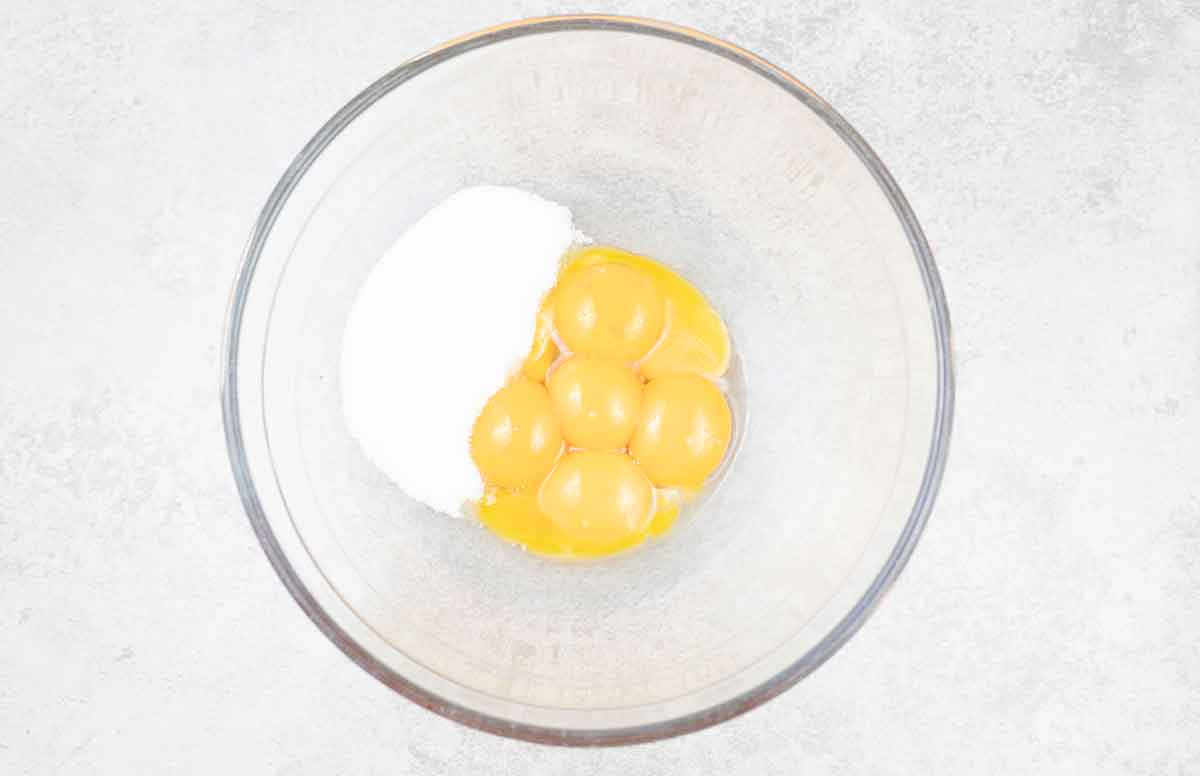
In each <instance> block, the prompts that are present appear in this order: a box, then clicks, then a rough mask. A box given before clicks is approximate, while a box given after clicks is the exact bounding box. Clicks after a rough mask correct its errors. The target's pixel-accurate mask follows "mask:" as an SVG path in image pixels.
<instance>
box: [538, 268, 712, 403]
mask: <svg viewBox="0 0 1200 776" xmlns="http://www.w3.org/2000/svg"><path fill="white" fill-rule="evenodd" d="M606 264H607V265H613V264H616V265H620V266H624V267H629V268H630V269H633V270H637V271H638V272H640V273H642V274H643V275H645V276H646V277H648V278H649V279H650V280H651V281H653V283H654V285H655V286H656V287H657V288H658V293H659V294H660V295H661V296H662V297H663V299H665V300H666V313H667V314H666V322H665V331H664V332H663V333H662V335H661V336H660V338H659V341H658V343H657V344H656V345H655V346H654V349H653V350H652V351H651V352H650V353H649V354H647V355H646V356H644V357H643V358H642V361H641V363H640V364H638V371H639V372H641V374H642V376H643V377H645V378H646V379H653V378H655V377H662V376H663V375H666V374H673V373H676V372H694V373H696V374H701V375H704V376H705V377H710V378H713V379H716V378H718V377H720V376H721V375H723V374H724V373H725V371H726V369H728V368H729V356H730V352H731V350H732V348H731V346H730V342H729V332H728V331H727V330H726V328H725V322H724V321H722V320H721V316H720V315H718V314H717V311H716V310H714V309H713V307H712V305H710V304H709V302H708V300H707V299H705V297H704V295H703V294H702V293H700V291H699V290H697V289H696V287H695V286H693V285H692V284H691V283H689V282H688V281H686V280H684V279H683V278H682V277H681V276H680V275H679V274H678V273H676V272H675V271H673V270H672V269H670V268H669V267H667V266H665V265H663V264H660V263H658V262H657V261H655V260H654V259H651V258H647V257H646V256H641V255H638V254H636V253H630V252H628V251H623V250H620V249H618V248H610V247H607V246H589V247H587V248H584V249H582V250H580V251H579V252H577V253H575V254H572V255H571V256H570V257H569V258H568V259H567V262H566V266H565V267H564V268H563V271H562V274H561V276H560V277H559V281H558V282H559V285H560V286H561V285H565V284H567V283H569V282H570V281H571V278H573V277H574V276H575V275H577V274H579V273H582V272H584V271H586V270H588V269H589V268H591V267H596V266H601V265H606Z"/></svg>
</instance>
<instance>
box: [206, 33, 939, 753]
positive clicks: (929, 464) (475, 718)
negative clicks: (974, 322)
mask: <svg viewBox="0 0 1200 776" xmlns="http://www.w3.org/2000/svg"><path fill="white" fill-rule="evenodd" d="M578 30H588V31H616V32H626V33H636V34H642V35H649V36H651V37H657V38H662V39H666V40H670V41H674V42H678V43H684V44H687V45H691V46H695V47H697V48H700V49H703V50H705V51H708V52H711V53H713V54H716V55H718V56H721V57H723V58H725V59H727V60H729V61H730V62H733V63H735V64H738V65H740V66H742V67H745V68H747V69H749V70H751V71H752V72H754V73H756V74H758V75H759V76H761V77H763V78H765V79H767V80H768V81H770V82H771V83H773V84H775V85H777V86H779V87H781V88H783V89H784V90H785V91H787V92H788V93H789V94H790V95H792V96H793V97H794V98H796V99H798V100H799V101H800V102H802V103H804V105H806V106H807V107H808V108H809V109H811V110H812V111H814V112H815V113H816V114H817V115H818V116H820V117H821V118H822V119H823V120H824V121H825V122H826V123H827V124H828V125H829V126H830V128H832V129H833V130H834V132H836V133H837V134H838V136H839V137H841V139H842V140H843V141H844V142H845V143H846V144H847V145H848V146H850V148H851V149H852V150H853V151H854V153H855V155H856V156H857V157H858V159H859V160H860V161H861V162H862V163H863V164H864V165H865V166H866V167H867V169H868V170H869V171H870V172H871V174H872V177H874V179H875V181H876V183H877V184H878V185H879V187H880V189H881V190H882V191H883V194H884V195H885V196H886V197H887V199H888V201H889V202H890V204H891V205H892V209H893V210H894V211H895V213H896V216H897V217H898V218H899V219H900V222H901V224H902V225H903V227H904V231H905V235H906V237H907V238H908V242H909V244H910V246H911V247H912V251H913V256H914V258H915V260H916V262H917V266H918V269H919V270H920V272H921V277H922V281H923V283H924V285H925V292H926V297H927V299H928V302H929V307H930V313H931V318H932V325H933V330H934V339H935V344H936V350H937V369H938V379H937V399H936V406H935V414H934V423H933V434H932V439H931V440H930V446H929V455H928V458H927V460H926V465H925V470H924V473H923V475H922V479H921V487H920V490H919V491H918V493H917V497H916V499H915V500H914V503H913V507H912V509H911V511H910V512H909V517H908V520H907V521H906V523H905V525H904V529H903V530H902V532H901V534H900V538H899V539H898V540H897V542H896V545H895V546H894V547H893V548H892V551H891V553H890V554H889V555H888V558H887V561H886V562H885V564H884V566H883V568H882V569H880V571H879V573H878V574H877V575H876V576H875V578H874V580H872V582H871V585H870V586H869V587H868V588H867V590H866V592H864V594H863V595H862V597H861V598H860V599H859V600H858V601H857V602H856V603H855V605H854V606H853V607H852V608H851V609H850V611H849V612H848V613H847V614H846V615H845V616H844V617H843V618H842V619H841V620H840V621H839V622H838V624H837V625H835V626H834V628H833V629H832V630H831V631H830V632H829V633H828V634H826V636H825V637H824V638H822V639H821V641H819V642H818V643H817V644H816V645H815V646H814V647H812V648H811V649H809V650H808V652H806V653H805V654H804V655H802V656H801V657H800V658H799V659H797V660H796V661H795V662H793V663H792V664H790V665H789V666H787V667H786V668H784V669H783V670H782V671H780V672H779V673H777V674H775V675H774V676H772V677H771V678H769V679H767V680H766V681H764V682H762V683H761V684H759V685H757V686H755V687H753V688H751V689H750V690H747V691H745V692H743V693H741V694H739V695H737V696H735V697H733V698H730V699H728V700H725V701H722V702H720V703H718V704H715V705H713V706H710V707H709V708H706V709H703V710H700V711H697V712H692V713H689V714H686V715H683V716H679V717H675V718H673V719H668V720H662V721H659V722H654V723H650V724H645V725H634V726H628V727H614V728H603V729H595V730H577V729H563V728H555V727H548V726H542V725H531V724H526V723H522V722H517V721H514V720H508V719H503V718H500V717H496V716H492V715H489V714H485V713H482V712H479V711H476V710H474V709H471V708H467V707H465V706H462V705H459V704H456V703H453V702H451V701H448V700H446V699H444V698H442V697H440V696H438V695H436V694H435V693H432V692H430V691H428V690H426V689H424V688H422V687H420V686H418V685H416V684H415V683H413V682H411V681H409V680H408V679H406V678H405V677H403V676H401V675H400V674H398V673H396V672H395V671H393V670H392V669H391V668H389V667H388V666H387V665H386V664H384V663H383V662H382V661H380V660H378V659H377V658H375V657H374V656H373V655H371V654H370V653H368V652H367V651H366V650H365V649H364V648H363V647H362V646H361V645H359V644H358V643H357V642H356V641H355V640H354V639H353V638H352V637H351V636H350V635H349V634H347V633H346V632H345V631H344V630H343V629H342V628H341V627H340V626H339V625H338V624H337V622H335V621H334V619H333V618H332V617H331V616H330V615H329V614H328V613H327V612H326V611H325V610H324V609H323V608H322V607H321V605H320V604H319V603H318V602H317V601H316V599H315V598H314V596H313V595H312V594H311V593H310V592H309V591H308V590H307V588H306V587H305V586H304V584H303V582H302V581H301V580H300V578H299V577H298V576H297V575H296V573H295V570H294V569H293V567H292V565H291V564H290V563H289V561H288V559H287V557H286V556H285V554H284V552H283V550H282V548H281V546H280V544H279V541H278V539H277V538H276V537H275V535H274V533H273V532H272V530H271V527H270V524H269V523H268V521H267V518H266V515H265V512H264V510H263V506H262V502H261V501H260V500H259V496H258V492H257V489H256V486H255V484H254V480H253V478H252V476H251V474H250V468H249V463H248V460H247V455H246V449H245V446H244V444H243V437H242V421H241V413H240V406H239V402H238V385H237V380H238V349H239V348H238V346H239V342H240V337H241V325H242V318H243V315H244V313H245V307H246V302H247V297H248V293H249V289H250V285H251V282H252V280H253V277H254V271H255V268H256V266H257V263H258V259H259V256H260V254H261V252H262V249H263V247H264V245H265V244H266V241H267V239H268V237H269V235H270V232H271V229H272V227H273V226H274V223H275V220H276V218H277V217H278V215H279V213H280V212H281V211H282V209H283V208H284V206H285V205H286V204H287V201H288V199H289V197H290V195H291V193H292V191H293V190H294V189H295V188H296V186H297V184H298V183H299V181H300V179H301V178H302V177H303V176H304V174H305V172H306V171H307V170H308V169H309V167H310V166H311V165H312V164H313V163H314V162H315V160H316V159H317V157H318V156H320V154H321V153H322V152H323V151H324V149H325V148H326V147H327V146H328V145H329V144H330V143H331V142H332V141H333V140H334V139H335V138H336V137H337V136H338V135H339V134H340V133H341V132H342V130H344V129H345V128H346V127H347V126H348V125H349V124H350V123H351V122H352V121H354V119H355V118H357V117H358V116H359V115H360V114H361V113H363V112H364V111H365V110H367V109H368V108H369V107H370V106H371V105H373V104H374V103H375V102H376V101H378V100H379V99H380V98H382V97H383V96H384V95H386V94H388V93H389V92H391V91H392V90H393V89H395V88H397V87H398V86H400V85H401V84H403V83H404V82H405V81H408V80H409V79H411V78H413V77H414V76H416V75H418V74H419V73H421V72H423V71H425V70H428V69H430V68H432V67H434V66H436V65H437V64H439V63H441V62H444V61H446V60H448V59H451V58H453V57H455V56H458V55H459V54H463V53H465V52H468V51H472V50H474V49H478V48H482V47H484V46H488V45H491V44H494V43H500V42H503V41H506V40H512V39H515V38H520V37H524V36H526V35H536V34H543V33H550V32H563V31H578ZM952 362H953V358H952V346H951V338H950V316H949V310H948V309H947V305H946V298H945V294H944V292H943V289H942V283H941V280H940V278H939V276H938V271H937V267H936V266H935V264H934V260H933V254H932V252H931V251H930V249H929V245H928V243H927V242H926V240H925V236H924V234H923V233H922V231H921V227H920V224H919V223H918V222H917V218H916V215H915V214H914V213H913V211H912V208H911V207H910V206H909V204H908V201H907V199H906V198H905V197H904V194H903V193H902V192H901V190H900V187H899V186H898V185H897V184H896V181H895V180H894V179H893V178H892V175H891V173H890V172H888V170H887V168H886V167H885V166H884V164H883V162H882V161H880V159H879V157H878V156H877V155H876V154H875V152H874V151H873V150H872V149H871V147H870V146H869V145H868V144H867V142H866V141H865V140H863V138H862V136H861V135H859V134H858V132H857V131H855V129H854V128H853V127H851V126H850V124H849V122H847V121H846V119H844V118H843V117H842V116H841V115H840V114H839V113H838V112H837V111H836V110H834V108H833V107H832V106H831V105H829V103H827V102H825V100H823V99H822V98H821V97H819V96H817V94H816V93H815V92H813V91H812V90H811V89H809V88H808V87H807V86H805V85H804V84H803V83H801V82H800V81H799V80H797V79H796V78H795V77H793V76H792V75H790V74H788V73H787V72H785V71H784V70H782V69H781V68H779V67H776V66H775V65H772V64H771V63H769V62H767V61H766V60H765V59H763V58H761V57H759V56H757V55H756V54H753V53H751V52H749V51H746V50H745V49H742V48H740V47H738V46H735V45H733V44H730V43H727V42H725V41H723V40H720V39H717V38H714V37H712V36H710V35H707V34H705V33H702V32H699V31H697V30H693V29H690V28H687V27H682V26H679V25H676V24H672V23H669V22H662V21H657V20H652V19H644V18H638V17H631V16H615V15H600V14H579V15H568V16H546V17H538V18H531V19H524V20H519V21H513V22H508V23H505V24H500V25H497V26H494V27H489V28H486V29H484V30H481V31H478V32H474V33H471V34H468V35H464V36H462V37H458V38H454V39H452V40H450V41H447V42H446V43H443V44H442V45H440V46H437V47H436V48H433V49H430V50H429V51H426V52H425V53H423V54H420V55H419V56H416V57H414V58H413V59H410V60H408V61H407V62H405V63H404V64H402V65H400V66H399V67H396V68H395V69H393V70H391V71H390V72H388V73H387V74H386V75H384V76H382V77H381V78H379V79H378V80H376V81H375V82H374V83H372V84H371V85H370V86H368V87H367V88H366V89H364V90H363V91H362V92H360V93H359V94H358V95H357V96H356V97H354V98H353V99H352V100H350V102H348V103H347V104H346V105H345V106H343V107H342V108H341V109H340V110H339V111H338V112H337V113H335V114H334V115H333V117H332V118H330V119H329V120H328V121H327V122H326V123H325V124H324V126H322V127H321V129H320V130H319V131H318V132H317V133H316V134H315V135H314V136H313V138H312V139H311V140H309V141H308V143H307V144H306V145H305V146H304V147H303V148H302V149H301V151H300V153H299V154H297V156H296V157H295V159H293V160H292V162H291V164H290V165H289V166H288V168H287V170H286V171H285V172H284V174H283V175H282V177H281V178H280V179H279V181H278V183H276V185H275V187H274V188H273V190H272V191H271V194H270V196H269V197H268V198H267V201H266V203H265V204H264V205H263V207H262V210H261V211H260V213H259V215H258V218H257V219H256V221H255V223H254V226H253V229H252V230H251V233H250V237H249V239H248V241H247V243H246V248H245V250H244V252H243V254H242V263H241V267H240V270H239V271H238V274H237V276H236V280H235V282H234V285H233V289H232V292H231V295H230V298H229V304H228V310H227V314H226V319H225V331H224V339H223V345H222V354H221V360H220V363H221V369H222V374H221V410H222V420H223V424H224V430H225V443H226V450H227V452H228V455H229V461H230V465H231V467H232V470H233V476H234V480H235V482H236V484H237V489H238V494H239V496H240V498H241V501H242V505H243V507H244V509H245V511H246V514H247V516H248V517H249V519H250V524H251V526H252V528H253V530H254V533H255V536H257V538H258V541H259V544H260V545H261V546H262V549H263V551H264V552H265V553H266V555H267V558H268V560H269V561H270V562H271V565H272V567H273V568H274V569H275V572H276V574H277V575H278V576H279V578H280V580H281V581H282V582H283V584H284V586H285V587H286V588H287V590H288V592H289V593H290V594H291V595H292V598H293V599H295V601H296V603H297V604H298V605H299V606H300V608H301V609H302V610H303V611H304V613H305V614H306V615H308V617H309V619H311V620H312V621H313V623H314V624H315V625H316V626H317V627H318V628H319V629H320V630H321V632H323V633H324V634H325V636H326V637H327V638H329V640H330V641H332V642H333V643H334V644H335V645H336V646H337V647H338V648H339V649H341V650H342V652H343V653H345V654H346V655H347V656H348V657H349V658H350V659H351V660H353V661H354V662H355V663H357V664H358V665H359V666H361V667H362V668H363V669H364V670H366V671H367V672H368V673H369V674H371V675H372V676H374V677H375V678H376V679H378V680H379V681H381V682H383V683H384V684H385V685H387V686H388V687H390V688H391V689H393V690H395V691H396V692H398V693H400V694H401V695H403V696H405V697H406V698H408V699H409V700H411V701H413V702H414V703H417V704H418V705H420V706H423V707H425V708H426V709H429V710H430V711H433V712H435V713H437V714H439V715H441V716H443V717H446V718H448V719H451V720H454V721H456V722H459V723H462V724H464V725H467V726H469V727H472V728H476V729H478V730H482V731H485V732H488V733H492V734H495V735H500V736H506V737H509V738H515V739H520V740H524V741H529V742H534V743H540V744H553V745H559V746H616V745H625V744H636V743H645V742H649V741H655V740H659V739H664V738H670V737H674V736H679V735H684V734H686V733H692V732H695V731H698V730H702V729H704V728H707V727H710V726H712V725H716V724H717V723H720V722H724V721H725V720H728V719H731V718H732V717H735V716H738V715H740V714H743V713H745V712H747V711H750V710H751V709H754V708H756V707H758V706H760V705H762V704H763V703H765V702H766V701H768V700H770V699H772V698H774V697H775V696H777V695H779V694H780V693H782V692H783V691H784V690H786V689H788V688H790V687H792V686H793V685H795V684H796V683H797V682H799V681H800V680H801V679H802V678H804V677H805V676H807V675H809V674H810V673H812V672H813V671H814V670H816V669H817V668H818V667H819V666H821V665H822V664H823V663H824V662H825V661H826V660H828V659H829V658H830V657H831V656H832V655H833V654H834V653H835V652H837V650H838V649H840V648H841V646H842V645H843V644H845V643H846V641H847V640H849V638H850V637H851V636H853V635H854V634H855V633H856V632H857V631H858V629H859V628H860V627H862V625H863V623H864V622H865V621H866V620H867V618H868V617H870V615H871V613H872V612H873V611H874V609H875V607H876V606H877V605H878V604H879V601H880V599H881V598H882V597H883V595H884V594H885V593H886V592H887V591H888V589H890V587H891V586H892V584H893V583H894V582H895V580H896V578H897V577H898V576H899V574H900V572H901V571H902V570H903V569H904V567H905V565H906V564H907V562H908V559H909V558H910V557H911V555H912V553H913V550H914V548H915V547H916V544H917V541H918V539H919V538H920V536H921V533H922V531H923V530H924V527H925V524H926V522H927V520H928V518H929V514H930V512H931V510H932V508H933V504H934V500H935V498H936V495H937V491H938V488H939V485H940V483H941V479H942V473H943V471H944V470H945V465H946V458H947V454H948V451H949V441H950V431H951V426H952V419H953V414H954V371H953V363H952Z"/></svg>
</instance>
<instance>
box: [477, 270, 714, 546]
mask: <svg viewBox="0 0 1200 776" xmlns="http://www.w3.org/2000/svg"><path fill="white" fill-rule="evenodd" d="M560 345H561V346H563V347H565V348H566V349H567V351H568V353H567V355H566V357H565V358H564V357H563V353H561V352H560ZM730 354H731V347H730V341H729V335H728V332H727V331H726V328H725V323H724V322H723V321H722V320H721V317H720V316H719V315H718V314H717V312H716V311H715V310H714V309H713V308H712V306H711V305H710V304H709V303H708V300H707V299H705V297H704V295H703V294H701V293H700V292H699V291H698V290H697V289H696V288H695V287H694V286H693V285H691V283H689V282H688V281H686V280H684V279H683V278H682V277H681V276H679V275H678V274H677V273H675V272H674V271H673V270H671V269H670V268H668V267H666V266H665V265H663V264H660V263H658V262H656V261H654V260H653V259H650V258H647V257H645V256H640V255H638V254H634V253H629V252H627V251H622V250H619V249H617V248H611V247H605V246H589V247H586V248H583V249H582V250H579V251H577V252H575V253H572V254H570V255H568V256H567V257H566V258H565V259H564V262H563V267H562V269H561V270H560V272H559V277H558V281H557V282H556V284H555V286H554V288H552V289H550V291H549V292H548V293H547V294H546V296H545V298H544V299H543V301H542V304H541V306H540V308H539V309H538V310H537V317H536V327H535V331H534V336H533V342H532V343H531V346H530V349H529V352H528V354H527V357H526V359H525V361H524V362H523V363H522V365H521V368H520V370H519V372H518V374H517V375H516V376H515V377H514V378H513V380H512V381H511V382H510V383H509V384H508V385H507V386H505V387H504V388H502V389H501V390H500V391H498V392H497V393H496V395H495V396H493V397H492V399H491V400H489V402H488V404H487V406H486V407H485V408H484V411H483V412H482V413H481V414H480V417H479V419H478V420H477V421H476V424H475V428H474V431H473V433H472V438H471V452H472V456H473V457H474V458H475V461H476V465H477V466H478V468H479V470H480V473H481V475H482V477H483V478H484V481H485V483H486V487H485V491H484V494H483V496H482V498H481V499H480V500H479V502H478V504H477V507H478V515H479V518H480V521H481V522H482V523H483V524H484V525H485V526H487V527H488V528H489V529H490V530H492V531H493V532H494V533H496V534H497V535H499V536H500V537H502V538H504V539H506V540H508V541H510V542H514V543H516V544H518V545H520V546H522V547H524V548H526V549H527V550H529V551H531V552H535V553H538V554H541V555H546V556H551V557H559V558H569V557H573V558H588V557H600V556H605V555H610V554H613V553H616V552H620V551H623V550H626V549H629V548H631V547H635V546H637V545H639V544H641V543H642V542H643V541H645V540H646V539H647V538H648V537H650V536H657V535H660V534H663V533H665V532H666V531H667V530H669V529H670V527H671V525H672V524H673V523H674V522H675V520H676V518H677V517H678V516H679V513H680V510H681V507H682V505H683V503H685V502H686V501H687V500H688V499H689V498H690V497H691V495H693V494H694V493H695V491H696V490H698V489H699V488H700V487H702V486H703V484H704V482H705V480H706V479H707V478H708V477H709V476H710V475H711V474H712V472H713V471H714V470H715V469H716V467H717V466H718V465H719V464H720V462H721V460H722V458H723V457H724V455H725V451H726V449H727V448H728V446H729V444H730V436H731V433H732V418H731V415H730V410H729V405H728V404H727V403H726V401H725V397H724V395H723V394H722V393H721V391H720V389H718V388H717V386H716V385H715V384H714V383H713V382H711V380H714V379H716V378H718V377H720V376H721V375H722V374H724V373H725V371H726V370H727V369H728V366H729V360H730ZM646 380H649V382H648V383H646V382H644V381H646ZM564 449H565V450H566V452H563V450H564Z"/></svg>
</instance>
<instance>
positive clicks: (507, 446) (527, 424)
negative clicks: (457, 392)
mask: <svg viewBox="0 0 1200 776" xmlns="http://www.w3.org/2000/svg"><path fill="white" fill-rule="evenodd" d="M562 447H563V439H562V432H561V431H560V430H559V424H558V419H557V418H556V417H555V415H554V410H553V408H552V407H551V404H550V394H549V393H548V392H547V391H546V388H545V386H543V385H541V384H539V383H535V382H533V381H532V380H528V379H526V378H524V377H517V378H516V379H514V380H513V381H512V382H510V383H509V384H508V385H506V386H504V387H503V388H501V389H500V390H499V391H496V393H494V394H493V395H492V397H491V398H490V399H488V401H487V404H485V405H484V407H483V411H482V412H481V413H480V414H479V417H478V418H477V419H476V420H475V425H474V427H473V428H472V429H471V458H472V459H473V460H474V461H475V466H476V467H477V468H478V469H479V473H480V475H481V476H482V477H483V479H484V481H485V482H487V483H489V484H491V485H499V486H502V487H505V488H525V487H529V486H531V485H537V484H538V483H539V482H541V481H542V479H543V478H544V477H545V476H546V475H547V474H549V473H550V470H551V468H553V466H554V462H555V460H557V459H558V456H559V453H561V452H562Z"/></svg>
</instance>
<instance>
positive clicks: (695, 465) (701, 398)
mask: <svg viewBox="0 0 1200 776" xmlns="http://www.w3.org/2000/svg"><path fill="white" fill-rule="evenodd" d="M732 430H733V417H732V414H731V413H730V411H729V404H728V403H726V401H725V397H724V396H723V395H722V394H721V391H720V390H719V389H718V388H717V386H715V385H713V384H712V382H710V381H709V380H706V379H705V378H703V377H701V376H699V375H695V374H672V375H667V376H665V377H660V378H658V379H657V380H651V381H650V382H649V383H647V384H646V389H645V392H644V394H643V398H642V414H641V417H640V418H639V420H638V424H637V428H636V429H635V430H634V432H633V439H632V440H630V443H629V453H630V454H631V455H632V456H633V457H634V458H636V459H637V461H638V463H639V464H641V466H642V468H643V470H644V471H645V472H646V474H647V475H648V476H649V477H650V480H651V481H652V482H653V483H654V484H655V485H659V486H676V487H681V488H699V487H700V486H701V485H702V484H703V483H704V480H705V479H706V478H707V477H708V475H710V474H712V472H713V470H714V469H716V468H717V465H718V464H719V463H721V459H722V458H723V457H724V456H725V449H726V448H727V447H729V439H730V435H731V433H732Z"/></svg>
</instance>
